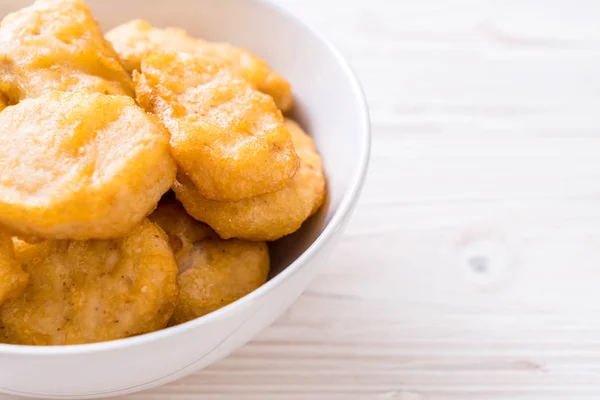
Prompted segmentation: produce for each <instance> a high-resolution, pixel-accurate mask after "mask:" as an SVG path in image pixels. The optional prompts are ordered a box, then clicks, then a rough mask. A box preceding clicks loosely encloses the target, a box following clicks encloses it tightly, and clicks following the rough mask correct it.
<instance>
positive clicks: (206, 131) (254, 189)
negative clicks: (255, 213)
mask: <svg viewBox="0 0 600 400" xmlns="http://www.w3.org/2000/svg"><path fill="white" fill-rule="evenodd" d="M134 81H135V82H136V91H137V99H138V102H139V104H140V105H142V106H143V107H144V108H146V110H147V111H150V112H153V113H155V114H156V115H158V117H159V118H160V119H161V120H162V121H163V123H164V124H165V126H166V127H167V128H168V129H169V131H170V132H171V152H172V154H173V157H174V158H175V161H176V162H177V164H178V166H179V169H180V172H181V173H182V174H185V175H187V176H188V177H189V179H190V180H191V181H192V182H193V183H194V185H195V186H196V188H197V190H198V191H199V192H200V193H201V194H202V196H204V197H206V198H209V199H212V200H219V201H236V200H240V199H243V198H247V197H251V196H256V195H259V194H263V193H270V192H274V191H277V190H280V189H282V188H283V187H285V186H286V185H287V184H288V183H289V181H290V179H291V178H292V176H293V175H294V174H295V173H296V170H297V169H298V165H299V160H298V157H297V155H296V153H295V151H294V146H293V143H292V138H291V136H290V134H289V132H288V130H287V129H286V127H285V125H284V120H283V116H282V115H281V112H280V111H279V110H278V109H277V107H275V104H274V103H273V99H271V98H270V97H269V96H267V95H265V94H263V93H260V92H258V91H256V90H254V89H252V88H251V87H250V85H249V84H248V83H247V82H246V81H245V80H243V79H241V78H239V77H236V76H234V75H232V73H231V72H230V71H229V70H228V69H227V68H225V67H223V65H220V64H216V63H215V62H214V61H213V60H212V59H209V58H205V57H202V56H197V55H190V54H185V53H178V54H174V53H152V54H151V55H150V56H148V57H147V58H145V59H144V60H143V61H142V69H141V73H139V74H137V73H135V74H134Z"/></svg>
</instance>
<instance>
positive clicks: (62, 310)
mask: <svg viewBox="0 0 600 400" xmlns="http://www.w3.org/2000/svg"><path fill="white" fill-rule="evenodd" d="M15 253H16V256H17V258H18V259H19V260H20V261H21V262H22V264H23V268H24V269H25V271H27V272H28V273H29V276H30V284H29V285H28V286H27V288H26V289H25V291H24V292H23V293H22V294H21V295H20V296H17V297H16V298H14V299H12V300H8V301H7V302H6V303H4V305H2V306H0V324H1V326H2V328H0V341H2V342H7V343H13V344H27V345H67V344H82V343H93V342H102V341H107V340H114V339H121V338H125V337H129V336H134V335H139V334H142V333H146V332H152V331H155V330H158V329H162V328H164V327H165V326H166V325H167V322H168V320H169V318H170V317H171V314H172V312H173V309H174V307H175V303H176V301H177V292H178V290H177V263H176V261H175V257H174V256H173V252H172V251H171V249H170V247H169V243H168V240H167V236H166V235H165V233H164V232H163V231H162V229H160V228H159V227H158V226H157V225H155V224H154V223H152V222H150V221H148V220H147V219H146V220H144V221H143V222H142V224H141V225H139V226H138V227H137V228H135V229H134V230H133V231H131V232H130V233H129V234H128V235H127V236H125V237H123V238H120V239H115V240H89V241H68V240H46V241H43V242H41V243H38V244H28V243H25V242H20V241H17V243H16V248H15Z"/></svg>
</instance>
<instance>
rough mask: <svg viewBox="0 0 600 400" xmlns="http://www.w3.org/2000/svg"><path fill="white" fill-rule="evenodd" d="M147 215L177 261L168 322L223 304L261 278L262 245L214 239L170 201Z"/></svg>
mask: <svg viewBox="0 0 600 400" xmlns="http://www.w3.org/2000/svg"><path fill="white" fill-rule="evenodd" d="M150 218H151V219H152V220H154V221H155V222H156V223H158V224H159V225H160V226H161V227H162V228H163V229H164V230H165V232H167V235H169V237H170V242H171V244H172V246H173V248H174V250H175V252H176V258H177V262H178V264H179V276H178V278H177V281H178V283H179V299H178V301H177V307H176V308H175V311H174V312H173V316H172V317H171V321H170V322H169V324H170V325H176V324H180V323H182V322H186V321H189V320H192V319H194V318H198V317H200V316H202V315H205V314H208V313H210V312H212V311H215V310H217V309H219V308H221V307H224V306H226V305H227V304H229V303H232V302H234V301H235V300H237V299H239V298H241V297H243V296H245V295H246V294H248V293H250V292H252V291H253V290H255V289H256V288H258V287H260V286H261V285H262V284H264V283H265V282H266V280H267V276H268V274H269V251H268V248H267V245H266V243H264V242H248V241H245V240H237V239H234V240H222V239H219V237H218V236H217V235H216V234H215V233H214V232H213V231H212V229H210V228H209V227H208V226H206V225H204V224H202V223H201V222H198V221H196V220H194V219H193V218H192V217H190V216H189V215H187V214H186V212H185V210H184V209H183V207H182V206H181V204H179V203H178V202H176V201H175V200H172V201H167V202H164V201H163V202H161V203H160V204H159V206H158V208H157V209H156V211H155V212H154V213H153V214H152V215H151V216H150Z"/></svg>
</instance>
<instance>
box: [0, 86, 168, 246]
mask: <svg viewBox="0 0 600 400" xmlns="http://www.w3.org/2000/svg"><path fill="white" fill-rule="evenodd" d="M0 127H2V135H0V154H2V157H1V158H0V224H2V225H5V226H6V227H7V228H8V229H9V230H10V231H12V232H13V233H15V234H17V235H23V236H43V237H47V238H58V239H91V238H93V239H107V238H114V237H119V236H123V235H125V234H126V233H127V232H129V231H130V230H131V229H133V228H134V227H135V226H136V225H138V224H139V223H140V222H141V221H142V219H144V217H146V216H147V215H148V214H150V213H151V212H152V211H153V210H154V208H155V207H156V204H157V203H158V201H159V200H160V198H161V196H162V195H163V193H165V192H167V191H168V190H169V187H170V186H171V185H172V183H173V181H174V179H175V173H176V165H175V162H174V161H173V159H172V157H171V155H170V151H169V138H168V133H167V132H166V130H165V129H164V127H163V126H162V125H161V124H160V123H158V121H156V120H155V117H154V116H151V115H148V114H146V113H145V112H144V110H142V109H141V108H140V107H138V106H137V105H136V104H135V102H134V101H133V99H131V98H130V97H126V96H109V95H103V94H98V93H87V92H49V93H47V94H45V95H43V96H41V97H38V98H35V99H27V100H23V101H21V102H20V103H19V104H17V105H15V106H11V107H8V108H6V109H5V110H4V111H2V112H0Z"/></svg>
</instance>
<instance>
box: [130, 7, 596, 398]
mask: <svg viewBox="0 0 600 400" xmlns="http://www.w3.org/2000/svg"><path fill="white" fill-rule="evenodd" d="M281 3H283V4H284V5H285V6H286V7H289V8H290V9H292V10H293V11H295V12H296V13H297V14H299V15H300V16H301V17H303V18H304V19H306V20H307V21H308V22H310V23H312V24H313V25H316V26H317V27H319V28H320V29H321V30H322V31H324V33H325V34H326V35H328V36H329V37H330V38H331V39H332V40H333V41H334V42H335V43H336V44H337V45H338V46H339V47H340V48H341V49H342V50H343V52H344V53H345V54H346V55H347V56H348V58H349V60H350V61H351V63H352V64H353V65H354V67H355V69H356V71H357V73H358V74H359V76H360V78H361V80H362V82H363V84H364V86H365V90H366V92H367V95H368V97H369V102H370V105H371V110H372V119H373V132H374V145H373V154H372V165H371V170H370V173H369V177H368V181H367V185H366V188H365V191H364V194H363V196H362V199H361V202H360V205H359V207H358V209H357V211H356V213H355V216H354V219H353V221H352V223H351V225H350V227H349V229H348V231H347V233H346V235H345V237H344V239H343V241H342V242H341V244H340V246H339V247H338V248H337V250H336V251H335V253H334V254H333V256H332V257H331V259H330V263H329V265H326V266H325V265H324V266H323V269H322V271H321V274H320V275H319V276H318V277H317V279H316V280H315V281H314V283H313V284H312V285H311V286H310V288H309V290H308V291H307V292H306V293H305V294H304V295H303V296H302V297H301V299H300V300H299V301H298V302H297V303H296V304H295V305H294V306H293V307H292V308H291V309H290V310H289V311H288V312H287V313H286V314H285V315H284V316H283V317H282V318H281V319H280V320H279V321H277V322H276V323H275V324H274V325H273V326H272V327H270V328H268V329H267V330H265V331H264V332H263V333H262V334H260V336H258V337H257V338H256V340H254V341H253V342H251V343H250V344H248V345H247V346H246V347H244V348H243V349H241V350H239V351H237V352H236V353H234V354H233V355H231V356H230V357H229V358H227V359H226V360H223V361H221V362H219V363H217V364H216V365H214V366H212V367H210V368H208V369H206V370H204V371H201V372H199V373H197V374H195V375H193V376H190V377H188V378H186V379H183V380H181V381H179V382H176V383H173V384H170V385H167V386H165V387H162V388H159V389H156V390H153V391H150V392H146V393H142V394H139V395H133V396H129V397H127V398H126V399H127V400H134V399H139V400H141V399H152V400H167V399H174V400H184V399H185V400H187V399H189V400H192V399H203V400H209V399H215V400H216V399H219V400H229V399H245V400H271V399H284V400H295V399H315V400H317V399H318V400H334V399H344V400H355V399H356V400H358V399H380V400H392V399H394V400H422V399H423V400H424V399H427V400H450V399H452V400H454V399H456V400H459V399H460V400H472V399H486V400H487V399H520V400H521V399H526V400H530V399H544V400H546V399H569V400H573V399H598V398H600V23H599V21H600V2H598V1H594V0H589V1H584V0H582V1H576V0H561V1H558V0H557V1H553V0H547V1H541V0H538V1H526V0H524V1H485V0H369V1H361V0H353V1H350V0H345V1H334V0H282V1H281Z"/></svg>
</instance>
